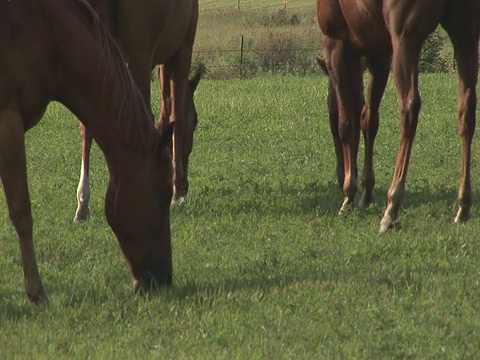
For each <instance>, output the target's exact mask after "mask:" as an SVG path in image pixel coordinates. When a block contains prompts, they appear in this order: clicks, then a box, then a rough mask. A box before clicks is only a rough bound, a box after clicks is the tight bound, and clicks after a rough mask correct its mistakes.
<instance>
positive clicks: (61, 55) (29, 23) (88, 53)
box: [0, 0, 172, 305]
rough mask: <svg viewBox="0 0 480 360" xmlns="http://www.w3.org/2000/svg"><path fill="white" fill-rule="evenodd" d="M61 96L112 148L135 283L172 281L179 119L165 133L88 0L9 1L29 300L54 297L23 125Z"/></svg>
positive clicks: (9, 84) (3, 7)
mask: <svg viewBox="0 0 480 360" xmlns="http://www.w3.org/2000/svg"><path fill="white" fill-rule="evenodd" d="M52 100H57V101H59V102H61V103H62V104H64V105H65V106H66V107H67V108H68V109H70V110H71V111H72V112H73V113H74V114H75V115H76V116H77V117H78V118H80V119H84V120H85V125H86V126H87V127H88V130H89V131H90V132H91V133H92V135H93V137H94V138H95V140H96V142H97V143H98V145H99V147H100V148H101V149H102V151H103V153H104V154H105V158H106V161H107V164H108V169H109V173H110V180H109V184H108V189H107V194H106V199H105V213H106V218H107V221H108V223H109V225H110V226H111V228H112V230H113V231H114V233H115V235H116V236H117V238H118V241H119V244H120V247H121V249H122V251H123V254H124V256H125V258H126V260H127V262H128V264H129V266H130V270H131V273H132V276H133V278H134V288H135V289H139V288H148V287H150V286H151V284H152V282H156V283H158V284H170V283H171V282H172V256H171V244H170V201H171V197H172V180H171V179H172V163H171V150H170V141H171V131H172V129H171V127H170V128H166V130H165V131H166V132H165V133H164V134H163V135H160V134H159V133H158V132H157V131H156V129H155V127H154V125H153V119H152V117H151V113H150V111H149V110H148V108H147V106H146V105H145V103H144V101H143V97H142V94H141V93H140V92H139V91H138V88H137V87H136V85H135V83H134V81H133V79H132V78H131V75H130V73H129V72H128V70H127V68H126V66H125V60H124V58H123V56H122V55H121V52H120V50H119V49H118V47H117V45H116V43H115V42H114V40H113V39H112V38H111V37H110V35H109V33H108V31H107V30H106V29H105V28H104V27H103V25H102V23H101V22H100V20H99V19H98V17H97V15H96V13H95V12H94V11H93V10H92V9H91V7H90V6H89V5H88V4H87V3H86V2H85V1H84V0H63V1H57V0H15V1H7V0H1V1H0V177H1V180H2V183H3V188H4V191H5V196H6V199H7V204H8V209H9V215H10V219H11V221H12V223H13V225H14V227H15V229H16V231H17V234H18V238H19V242H20V250H21V255H22V263H23V271H24V276H25V288H26V293H27V295H28V298H29V299H30V300H31V301H32V302H34V303H35V304H39V305H45V304H46V303H47V296H46V293H45V291H44V288H43V285H42V281H41V278H40V275H39V272H38V269H37V263H36V259H35V251H34V245H33V235H32V232H33V230H32V228H33V221H32V214H31V203H30V199H29V193H28V185H27V166H26V165H27V164H26V155H25V136H24V132H25V131H27V130H28V129H30V128H31V127H33V126H34V125H35V124H36V123H37V122H38V121H39V120H40V119H41V117H42V116H43V114H44V112H45V110H46V108H47V105H48V104H49V103H50V101H52Z"/></svg>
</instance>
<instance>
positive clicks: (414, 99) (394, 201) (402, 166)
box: [380, 37, 422, 233]
mask: <svg viewBox="0 0 480 360" xmlns="http://www.w3.org/2000/svg"><path fill="white" fill-rule="evenodd" d="M421 45H422V43H421V42H419V41H418V40H413V39H409V40H406V39H403V40H402V41H401V40H400V39H399V38H397V37H393V62H392V69H393V76H394V79H395V85H396V87H397V93H398V98H399V101H400V145H399V148H398V154H397V161H396V164H395V171H394V175H393V180H392V183H391V185H390V188H389V190H388V194H387V206H386V209H385V212H384V216H383V218H382V221H381V223H380V232H382V233H383V232H386V231H387V230H389V229H390V228H391V227H392V226H393V223H394V221H395V220H396V218H397V215H398V211H399V209H400V205H401V203H402V201H403V198H404V196H405V183H406V178H407V171H408V165H409V160H410V155H411V151H412V145H413V141H414V139H415V133H416V130H417V123H418V115H419V113H420V107H421V99H420V93H419V90H418V59H419V57H420V50H421Z"/></svg>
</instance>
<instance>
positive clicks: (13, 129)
mask: <svg viewBox="0 0 480 360" xmlns="http://www.w3.org/2000/svg"><path fill="white" fill-rule="evenodd" d="M0 144H1V145H0V177H1V179H2V183H3V188H4V192H5V196H6V199H7V204H8V210H9V215H10V219H11V221H12V223H13V226H14V227H15V230H16V231H17V234H18V239H19V242H20V252H21V255H22V265H23V273H24V279H25V290H26V293H27V296H28V298H29V299H30V301H32V302H33V303H35V304H37V305H39V306H42V307H44V306H46V305H47V302H48V301H47V296H46V294H45V290H44V288H43V285H42V280H41V278H40V274H39V272H38V268H37V261H36V258H35V249H34V245H33V220H32V213H31V204H30V197H29V194H28V185H27V167H26V155H25V137H24V129H23V123H22V119H21V117H20V115H19V113H18V112H15V111H12V110H4V111H3V112H1V113H0Z"/></svg>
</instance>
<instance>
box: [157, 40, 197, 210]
mask: <svg viewBox="0 0 480 360" xmlns="http://www.w3.org/2000/svg"><path fill="white" fill-rule="evenodd" d="M190 62H191V49H189V48H188V47H185V48H181V49H180V50H179V51H178V52H177V54H176V55H175V57H174V58H172V59H170V60H169V61H168V62H167V63H165V65H164V66H165V74H168V77H169V80H170V106H171V113H170V118H169V122H170V123H173V124H174V128H173V160H172V161H173V186H174V189H173V200H174V201H176V200H180V202H182V203H183V202H185V201H186V197H187V193H188V169H187V166H188V162H187V161H188V160H187V156H188V149H187V148H186V146H187V144H186V141H185V140H186V134H187V123H186V122H187V118H186V115H185V103H186V100H185V99H186V96H187V91H188V86H189V83H188V73H189V71H190Z"/></svg>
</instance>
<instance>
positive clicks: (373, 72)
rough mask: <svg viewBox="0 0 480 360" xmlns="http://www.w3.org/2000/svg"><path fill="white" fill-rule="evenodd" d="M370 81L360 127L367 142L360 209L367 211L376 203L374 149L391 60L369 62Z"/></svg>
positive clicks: (373, 59)
mask: <svg viewBox="0 0 480 360" xmlns="http://www.w3.org/2000/svg"><path fill="white" fill-rule="evenodd" d="M368 68H369V71H370V79H369V85H368V97H367V101H366V102H365V105H364V107H363V110H362V116H361V121H360V126H361V128H362V132H363V137H364V141H365V160H364V166H363V178H362V187H363V192H362V197H361V198H360V202H359V204H358V207H359V208H360V209H361V210H365V209H367V208H368V207H369V206H370V205H371V204H373V203H374V197H373V189H374V187H375V173H374V168H373V148H374V143H375V137H376V136H377V132H378V127H379V113H378V109H379V107H380V102H381V100H382V96H383V93H384V91H385V86H386V84H387V80H388V75H389V72H390V58H378V59H377V58H372V59H369V60H368Z"/></svg>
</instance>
